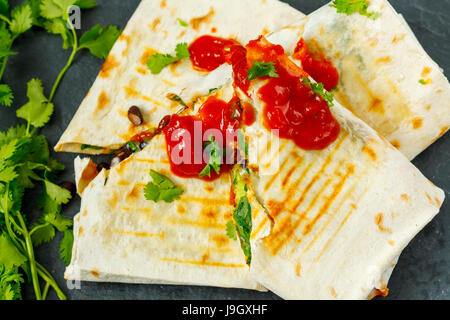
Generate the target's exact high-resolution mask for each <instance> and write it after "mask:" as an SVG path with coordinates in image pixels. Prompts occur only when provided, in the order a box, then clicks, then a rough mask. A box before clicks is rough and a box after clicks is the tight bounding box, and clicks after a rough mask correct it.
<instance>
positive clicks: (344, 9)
mask: <svg viewBox="0 0 450 320" xmlns="http://www.w3.org/2000/svg"><path fill="white" fill-rule="evenodd" d="M330 7H333V8H336V9H337V13H345V14H346V15H347V16H349V15H351V14H353V13H355V12H357V13H359V14H360V15H363V16H366V17H367V18H370V19H373V20H375V19H377V18H378V17H379V16H380V13H379V12H367V8H368V7H369V3H368V2H367V0H334V1H333V3H332V4H330Z"/></svg>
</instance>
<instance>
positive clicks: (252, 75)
mask: <svg viewBox="0 0 450 320" xmlns="http://www.w3.org/2000/svg"><path fill="white" fill-rule="evenodd" d="M247 73H248V76H247V80H253V79H256V78H259V77H266V76H268V77H271V78H278V77H279V75H278V73H277V69H276V68H275V63H273V62H264V61H255V62H253V66H252V68H251V69H249V70H248V71H247Z"/></svg>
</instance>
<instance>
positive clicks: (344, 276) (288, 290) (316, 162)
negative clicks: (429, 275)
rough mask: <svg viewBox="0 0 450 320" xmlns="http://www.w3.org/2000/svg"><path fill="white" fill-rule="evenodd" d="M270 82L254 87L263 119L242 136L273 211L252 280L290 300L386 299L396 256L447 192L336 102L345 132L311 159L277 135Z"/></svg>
mask: <svg viewBox="0 0 450 320" xmlns="http://www.w3.org/2000/svg"><path fill="white" fill-rule="evenodd" d="M263 83H264V81H259V82H254V83H253V88H252V89H251V96H252V97H253V98H254V99H253V103H254V105H255V109H256V110H257V112H258V116H257V119H258V120H257V122H256V123H255V124H254V125H252V126H250V127H247V128H246V129H245V131H246V135H247V136H248V137H249V141H250V155H253V156H251V157H250V168H253V170H254V172H255V173H256V174H257V176H258V177H257V178H255V179H254V183H253V188H254V191H255V194H256V197H257V198H258V199H260V200H261V204H262V205H263V207H264V208H265V209H266V211H267V216H266V218H265V219H263V220H262V221H261V222H260V223H259V224H257V223H255V225H254V229H253V236H252V264H251V274H252V276H253V277H254V279H255V280H256V281H258V282H259V283H261V284H262V285H263V286H265V287H266V288H268V289H269V290H271V291H273V292H274V293H276V294H278V295H279V296H281V297H282V298H285V299H366V298H368V297H373V295H377V294H387V283H388V279H389V277H390V274H391V273H392V270H393V267H394V266H395V264H396V261H397V259H398V256H399V255H400V253H401V252H402V250H403V249H404V248H405V247H406V245H407V244H408V243H409V242H410V241H411V240H412V238H413V237H414V236H415V235H416V234H417V233H418V232H419V231H420V230H421V229H422V228H423V227H424V226H425V225H426V224H427V223H428V222H429V221H430V220H431V219H432V218H433V217H434V216H435V215H436V214H437V213H438V212H439V208H440V206H441V204H442V202H443V199H444V193H443V192H442V191H441V190H440V189H438V188H437V187H435V186H434V185H433V184H432V183H431V182H430V181H428V180H427V179H426V178H425V177H424V176H423V175H422V174H421V173H420V172H419V170H417V169H416V168H415V167H414V166H413V165H412V164H411V163H410V162H409V161H408V159H406V158H405V157H404V155H402V154H401V153H400V152H399V151H398V150H396V149H395V148H394V147H392V145H390V144H389V143H388V142H387V141H386V140H385V139H384V138H382V137H381V136H380V135H378V134H377V133H376V132H375V131H374V130H373V129H371V128H370V127H369V126H368V125H367V124H365V123H364V122H362V121H361V120H359V119H358V118H356V117H355V116H354V115H353V114H352V113H351V112H350V111H348V110H347V109H345V108H344V107H342V106H341V105H340V104H339V103H338V102H335V106H333V107H332V108H331V110H332V113H333V115H334V116H335V118H336V119H337V120H338V122H339V124H340V125H341V132H340V134H339V136H338V139H337V140H336V141H335V142H334V143H333V144H332V145H330V146H329V147H328V148H326V149H324V150H321V151H305V150H303V149H301V148H299V147H298V146H297V145H296V144H295V143H294V142H293V141H291V140H287V139H276V136H273V135H272V136H271V133H270V132H269V131H268V130H267V129H266V128H265V127H264V120H263V115H262V110H263V106H264V104H263V102H261V101H260V100H259V99H258V98H257V97H258V95H257V94H256V92H257V90H258V88H259V87H260V86H261V85H262V84H263ZM252 150H256V151H252ZM274 164H275V165H274ZM268 226H271V229H270V233H269V234H268V235H267V231H265V232H262V233H260V230H262V229H267V228H268Z"/></svg>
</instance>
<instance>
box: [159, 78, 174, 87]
mask: <svg viewBox="0 0 450 320" xmlns="http://www.w3.org/2000/svg"><path fill="white" fill-rule="evenodd" d="M161 81H162V82H164V83H165V84H167V85H168V86H169V87H175V86H176V84H175V83H173V82H170V81H169V80H165V79H162V80H161Z"/></svg>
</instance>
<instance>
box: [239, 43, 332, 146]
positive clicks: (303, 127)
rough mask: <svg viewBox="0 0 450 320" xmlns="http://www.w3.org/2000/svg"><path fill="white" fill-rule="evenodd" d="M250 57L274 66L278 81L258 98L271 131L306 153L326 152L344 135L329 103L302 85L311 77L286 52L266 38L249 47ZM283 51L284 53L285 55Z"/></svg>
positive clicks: (259, 92)
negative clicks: (304, 79)
mask: <svg viewBox="0 0 450 320" xmlns="http://www.w3.org/2000/svg"><path fill="white" fill-rule="evenodd" d="M247 50H248V52H249V57H252V59H255V58H256V59H258V60H259V61H265V62H274V63H275V67H276V69H277V72H278V75H279V77H278V78H269V80H268V82H267V83H266V84H265V85H264V86H263V87H261V88H260V89H259V91H258V97H259V99H261V100H262V101H263V102H264V103H265V107H264V110H263V116H264V117H265V119H264V122H265V125H266V127H267V129H269V130H272V129H276V130H278V136H279V137H281V138H286V139H291V140H293V141H294V142H295V143H296V144H297V145H298V146H299V147H300V148H302V149H305V150H322V149H325V148H326V147H328V146H329V145H330V144H331V143H333V142H334V141H335V140H336V139H337V137H338V135H339V132H340V126H339V123H338V122H337V121H336V119H335V118H334V117H333V115H332V113H331V112H330V108H329V107H328V104H327V102H326V101H325V100H324V99H323V98H322V97H321V96H319V95H317V94H315V92H314V91H313V90H312V88H311V87H310V86H309V85H307V84H305V83H304V82H303V81H302V78H303V77H305V76H307V74H305V72H304V71H303V70H301V69H300V68H298V67H297V66H296V65H295V64H294V63H293V62H292V61H290V60H289V59H288V58H287V56H286V55H285V54H284V50H283V48H281V47H280V46H276V45H273V44H271V43H269V42H268V41H267V40H265V39H264V38H262V37H261V38H260V39H258V40H255V41H251V42H250V43H249V45H247ZM282 50H283V52H281V51H282Z"/></svg>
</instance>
